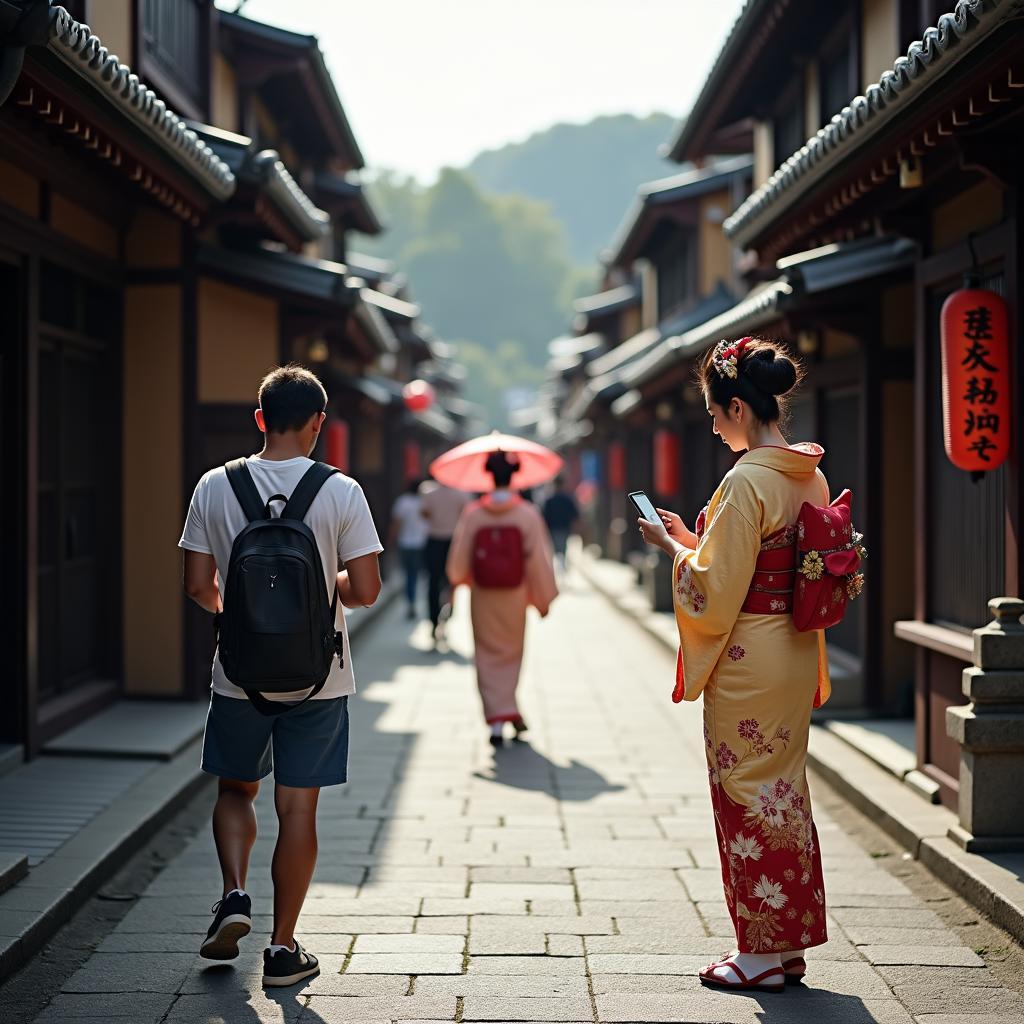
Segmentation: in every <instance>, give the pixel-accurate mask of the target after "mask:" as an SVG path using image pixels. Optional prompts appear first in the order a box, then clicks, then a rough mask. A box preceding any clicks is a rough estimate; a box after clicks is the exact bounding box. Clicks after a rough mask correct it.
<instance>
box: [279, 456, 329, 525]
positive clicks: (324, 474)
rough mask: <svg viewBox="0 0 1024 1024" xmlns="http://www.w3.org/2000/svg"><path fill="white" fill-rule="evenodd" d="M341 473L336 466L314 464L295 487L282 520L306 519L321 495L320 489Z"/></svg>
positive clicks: (322, 463) (282, 513) (282, 514)
mask: <svg viewBox="0 0 1024 1024" xmlns="http://www.w3.org/2000/svg"><path fill="white" fill-rule="evenodd" d="M338 472H340V470H338V469H336V468H335V467H334V466H328V465H327V464H326V463H324V462H314V463H313V465H312V466H310V467H309V469H307V470H306V472H305V473H303V475H302V479H301V480H300V481H299V482H298V483H297V484H296V485H295V490H294V491H292V496H291V497H290V498H289V499H288V504H287V505H285V507H284V509H283V510H282V512H281V518H282V519H299V520H302V519H305V518H306V513H307V512H308V511H309V506H310V505H312V504H313V499H314V498H315V497H316V496H317V495H318V494H319V493H320V488H321V487H323V485H324V484H325V483H327V481H328V480H329V479H330V478H331V477H332V476H334V474H335V473H338Z"/></svg>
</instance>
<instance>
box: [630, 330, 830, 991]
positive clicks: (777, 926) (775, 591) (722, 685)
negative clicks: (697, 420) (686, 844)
mask: <svg viewBox="0 0 1024 1024" xmlns="http://www.w3.org/2000/svg"><path fill="white" fill-rule="evenodd" d="M799 376H800V374H799V370H798V368H797V366H796V365H795V364H794V362H793V361H792V360H791V359H790V358H789V356H788V355H787V354H786V353H785V351H784V350H783V349H782V348H780V347H779V346H777V345H775V344H774V343H771V342H766V341H759V340H755V339H752V338H744V339H742V340H740V341H738V342H736V343H735V344H731V345H730V344H727V343H726V342H722V343H721V344H720V345H718V346H717V347H716V348H715V349H714V351H713V352H711V353H710V354H709V356H708V357H707V358H706V359H705V361H704V364H703V367H702V371H701V384H702V388H703V391H704V399H705V403H706V405H707V410H708V415H709V416H711V417H712V420H713V427H712V429H713V431H714V433H715V434H716V435H717V436H718V437H720V438H721V439H722V441H723V443H724V444H726V445H727V446H728V447H729V448H730V449H731V450H732V451H733V452H742V453H743V454H742V455H741V456H740V458H739V460H738V461H737V462H736V465H735V466H734V467H733V469H731V470H730V471H729V472H728V473H727V474H726V476H725V478H724V479H723V480H722V483H721V484H720V485H719V487H718V490H717V491H715V493H714V495H713V496H712V498H711V501H710V502H709V503H708V506H707V507H706V508H705V510H704V512H702V513H701V515H700V517H699V518H698V520H697V523H696V531H695V532H694V531H691V530H689V529H687V527H685V526H684V525H683V522H682V520H681V519H680V518H679V516H678V515H676V514H675V513H673V512H669V511H667V510H665V509H657V510H656V511H657V513H658V514H659V515H660V516H661V520H662V521H661V522H658V523H650V522H648V521H647V520H646V519H641V520H640V521H639V525H640V529H641V532H642V533H643V536H644V538H645V540H647V542H648V543H650V544H656V545H657V546H658V547H660V548H662V549H663V550H664V551H666V552H667V553H668V554H669V555H670V556H672V557H673V558H674V565H673V580H674V587H673V593H674V595H675V606H676V619H677V620H678V625H679V640H680V653H679V662H678V669H677V674H676V689H675V694H674V699H675V700H677V701H678V700H696V699H697V698H698V697H700V696H701V694H703V696H704V736H705V740H706V750H705V753H706V754H707V759H708V769H709V774H710V779H711V802H712V805H713V807H714V818H715V828H716V831H717V833H718V849H719V853H720V856H721V860H722V877H723V879H724V884H725V901H726V904H727V906H728V908H729V914H730V916H731V917H732V923H733V926H734V927H735V930H736V949H735V950H734V951H733V952H731V953H729V954H728V955H726V956H724V957H722V959H721V960H720V961H718V962H716V963H712V964H710V965H709V966H708V967H706V968H705V969H704V970H702V971H700V980H701V981H702V982H703V983H704V984H705V985H712V986H715V987H718V988H731V989H766V990H769V991H777V992H780V991H782V988H783V985H784V983H785V982H787V981H792V980H795V981H799V980H800V979H801V978H802V977H803V975H804V971H805V969H806V965H805V962H804V953H805V951H806V949H807V947H809V946H819V945H821V944H822V943H824V942H825V941H827V938H828V936H827V934H826V920H825V886H824V882H823V880H822V870H821V850H820V848H819V846H818V835H817V832H816V830H815V827H814V819H813V817H812V815H811V798H810V793H809V792H808V788H807V775H806V763H807V740H808V734H809V730H810V722H811V708H812V706H815V707H816V706H818V705H819V704H821V703H823V702H824V701H825V700H826V699H827V698H828V695H829V680H828V660H827V657H826V655H825V641H824V637H825V634H824V632H823V631H822V630H811V631H808V632H802V631H799V630H798V629H797V628H796V625H795V623H794V618H793V611H794V607H795V602H796V601H797V597H796V596H795V588H796V587H797V586H798V584H796V583H794V580H795V579H796V580H802V579H803V577H800V576H797V575H796V573H795V572H794V568H793V567H794V565H795V562H796V541H797V537H798V533H799V529H798V525H797V523H798V516H799V515H801V509H802V508H804V507H805V503H808V504H809V505H810V506H814V507H818V506H823V505H827V504H828V485H827V484H826V482H825V478H824V477H823V476H822V474H821V471H820V470H819V469H818V463H819V462H820V461H821V458H822V456H823V454H824V452H823V450H822V449H821V448H820V447H819V446H818V445H816V444H811V443H801V444H795V445H790V444H789V443H788V442H787V441H786V439H785V438H784V437H783V435H782V432H781V431H780V429H779V417H780V402H779V396H782V395H784V394H786V393H787V392H789V391H790V390H792V389H793V388H794V387H795V385H796V383H797V381H798V380H799ZM833 536H835V531H833ZM836 543H837V550H838V548H839V547H840V546H841V541H839V540H837V542H836ZM827 554H828V553H827V552H826V555H827ZM816 557H817V556H816ZM819 564H820V560H819ZM811 571H818V576H810V577H809V578H811V579H817V578H820V576H821V571H820V570H815V569H814V567H813V566H812V567H811ZM799 586H800V587H802V586H803V583H800V584H799ZM825 611H827V609H825Z"/></svg>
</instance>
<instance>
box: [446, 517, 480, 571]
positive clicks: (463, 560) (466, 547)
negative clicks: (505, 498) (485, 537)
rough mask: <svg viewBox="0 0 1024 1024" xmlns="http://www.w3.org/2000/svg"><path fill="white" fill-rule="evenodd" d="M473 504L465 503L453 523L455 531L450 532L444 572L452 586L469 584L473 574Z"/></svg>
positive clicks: (474, 531)
mask: <svg viewBox="0 0 1024 1024" xmlns="http://www.w3.org/2000/svg"><path fill="white" fill-rule="evenodd" d="M474 511H475V510H474V506H472V505H467V506H466V507H465V508H464V509H463V510H462V514H461V515H460V516H459V521H458V522H457V523H456V524H455V532H454V533H453V534H452V544H451V547H450V548H449V549H448V563H447V565H446V567H445V574H446V575H447V576H448V581H449V583H451V585H452V586H453V587H458V586H461V585H462V584H464V583H465V584H467V585H468V584H469V583H471V582H472V576H473V536H474V534H475V533H476V530H475V529H474V528H473V520H475V518H476V517H475V515H474Z"/></svg>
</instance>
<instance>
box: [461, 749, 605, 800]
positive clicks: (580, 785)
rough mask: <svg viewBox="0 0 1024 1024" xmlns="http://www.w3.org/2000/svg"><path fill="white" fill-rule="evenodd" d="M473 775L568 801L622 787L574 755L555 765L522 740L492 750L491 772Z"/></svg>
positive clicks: (592, 796)
mask: <svg viewBox="0 0 1024 1024" xmlns="http://www.w3.org/2000/svg"><path fill="white" fill-rule="evenodd" d="M473 775H474V777H475V778H478V779H486V780H487V781H488V782H496V783H498V784H499V785H502V786H511V787H513V788H514V789H526V790H532V791H534V792H538V793H547V794H549V795H550V796H553V797H557V798H558V799H559V800H569V801H585V800H592V799H593V798H594V797H596V796H600V795H601V794H602V793H618V792H621V791H622V789H623V788H624V787H623V786H620V785H618V784H615V783H610V782H608V780H607V779H605V777H604V776H603V775H602V774H601V773H600V772H598V771H595V770H594V769H593V768H591V767H590V766H589V765H585V764H583V763H582V762H581V761H577V760H576V759H575V758H573V759H572V760H570V762H569V764H568V765H565V766H563V765H558V764H555V762H554V761H552V760H550V759H549V758H547V757H545V756H544V755H543V754H541V753H540V752H539V751H537V750H534V749H533V747H531V746H530V744H529V743H523V742H517V743H513V744H512V745H511V746H507V747H500V748H498V749H497V750H495V751H494V768H493V771H492V772H491V774H487V773H486V772H474V773H473Z"/></svg>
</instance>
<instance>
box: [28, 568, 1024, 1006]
mask: <svg viewBox="0 0 1024 1024" xmlns="http://www.w3.org/2000/svg"><path fill="white" fill-rule="evenodd" d="M464 605H465V602H463V607H462V608H461V609H460V612H459V614H458V615H457V616H456V619H455V621H454V623H453V651H452V652H451V653H449V654H447V655H443V656H442V655H437V654H434V653H429V652H427V651H426V650H425V634H424V633H423V632H422V627H418V628H417V630H415V631H412V632H411V630H410V627H409V626H408V625H407V624H406V623H405V621H404V620H402V619H401V615H400V610H399V609H398V608H397V607H396V608H392V609H391V610H390V611H388V612H387V613H386V614H385V615H384V616H383V617H382V618H381V619H380V620H379V621H378V622H377V624H376V625H375V626H373V627H372V628H371V629H370V630H369V631H368V632H367V633H366V634H365V635H364V637H363V638H362V641H361V643H360V644H359V645H358V646H357V649H356V651H355V658H356V668H357V675H358V678H359V681H360V694H359V696H358V698H357V699H356V700H355V701H354V703H353V705H352V723H353V741H354V748H353V754H352V759H351V777H352V782H351V783H350V784H349V785H348V786H347V787H342V788H335V789H329V790H325V791H324V793H323V795H322V798H321V812H320V822H321V827H320V836H321V847H320V862H319V867H318V869H317V873H316V877H315V880H314V883H313V886H312V889H311V892H310V897H309V900H308V902H307V905H306V912H305V913H304V915H303V917H302V919H301V920H300V926H299V927H300V931H299V936H300V938H301V939H302V940H303V941H304V942H305V943H306V944H307V945H308V946H309V947H310V948H311V950H312V951H314V952H315V953H317V954H318V955H319V956H320V958H321V964H322V967H323V972H322V974H321V976H320V977H319V978H316V979H314V980H312V981H311V982H310V983H309V984H307V985H305V986H297V987H295V988H292V989H288V990H284V991H279V992H277V993H275V994H271V995H267V994H264V992H263V991H262V990H261V988H260V968H261V959H260V951H261V949H262V947H263V944H264V943H265V941H266V939H267V936H268V932H269V928H270V916H269V914H270V907H271V902H270V901H271V890H270V882H269V860H270V855H271V850H272V844H273V840H274V832H275V826H274V819H273V811H272V806H271V801H270V796H271V792H270V788H269V787H265V790H264V792H263V793H262V794H261V797H260V803H259V813H260V823H261V828H262V829H263V830H264V831H263V834H262V836H261V838H260V839H259V841H258V843H257V847H256V850H255V854H254V860H253V867H252V872H251V875H250V880H249V890H250V892H251V893H252V894H253V897H254V917H255V930H254V934H253V935H251V936H250V937H249V938H248V940H246V942H245V943H244V947H243V954H242V956H241V957H240V958H239V960H238V961H236V962H235V964H233V965H214V966H210V965H208V964H207V963H205V962H204V961H201V960H200V959H199V958H198V957H197V955H196V949H197V947H198V945H199V942H200V939H201V936H202V934H203V933H204V932H205V930H206V928H207V926H208V924H209V920H210V915H209V913H208V910H209V907H210V904H212V903H213V902H214V900H215V899H216V898H217V897H218V896H219V878H218V874H217V870H216V859H215V856H214V851H213V845H212V840H211V838H210V836H209V834H208V830H204V831H202V832H201V833H200V834H199V835H198V836H197V837H196V838H195V839H194V840H193V841H192V842H191V843H190V845H188V846H187V847H186V848H185V850H184V851H183V852H182V853H181V854H180V855H179V856H178V857H177V858H176V859H174V860H173V861H172V862H171V863H170V864H169V865H168V866H167V868H166V869H165V870H164V871H163V872H162V873H161V874H160V875H159V876H157V878H156V879H155V881H154V882H153V883H152V885H150V886H149V888H148V889H147V890H146V891H145V893H144V895H143V896H142V898H140V899H139V900H138V901H137V902H136V904H135V905H134V906H133V907H132V909H131V910H130V911H129V912H128V913H127V915H126V916H125V917H124V918H123V920H122V921H121V922H120V924H119V925H118V926H117V927H116V928H115V929H114V930H113V931H112V932H110V934H109V935H108V936H107V937H106V939H105V940H104V941H103V943H102V944H101V945H100V946H99V948H98V949H97V951H96V952H95V953H94V954H93V955H92V956H91V957H90V958H89V959H88V960H87V962H86V963H85V964H84V966H82V968H81V969H80V970H78V971H77V973H75V974H73V975H72V976H71V977H70V978H69V979H68V980H67V981H66V983H65V984H64V986H63V991H62V993H61V994H59V995H58V996H57V997H56V998H55V1000H54V1001H53V1002H52V1003H51V1004H50V1006H49V1008H48V1009H47V1010H46V1011H44V1013H43V1014H42V1015H41V1016H39V1017H38V1018H37V1019H38V1020H39V1021H40V1022H47V1024H57V1022H60V1024H69V1022H73V1021H78V1020H83V1021H84V1020H90V1021H96V1020H97V1019H104V1020H115V1019H124V1020H130V1021H132V1022H135V1024H155V1022H162V1021H166V1022H167V1024H200V1022H207V1021H209V1022H217V1021H229V1022H232V1024H255V1022H258V1021H260V1022H261V1021H289V1022H291V1021H300V1022H302V1024H336V1022H341V1021H365V1022H371V1021H399V1020H401V1021H415V1020H420V1021H427V1020H431V1021H433V1020H461V1021H490V1022H499V1021H552V1022H554V1021H560V1022H583V1021H591V1022H593V1021H609V1022H611V1021H636V1022H639V1021H693V1022H714V1021H725V1022H731V1024H758V1022H771V1024H785V1022H788V1021H813V1022H819V1021H830V1022H841V1024H856V1022H866V1021H877V1022H880V1024H912V1022H914V1021H917V1022H921V1024H954V1022H956V1024H959V1022H963V1021H968V1022H972V1024H995V1022H997V1021H998V1022H999V1024H1011V1022H1017V1024H1024V1000H1022V999H1021V997H1020V996H1019V995H1017V994H1016V993H1013V992H1010V991H1008V990H1007V989H1006V988H1004V987H1002V986H1001V984H1000V982H999V981H998V980H997V979H996V978H995V977H994V975H993V973H992V972H991V971H990V970H989V968H987V967H986V966H985V963H984V962H983V960H982V959H980V958H979V956H978V955H977V954H976V952H975V951H974V950H972V949H971V948H967V947H966V946H964V945H963V944H962V941H961V940H960V939H959V938H958V936H957V935H956V934H955V932H954V931H952V930H950V929H949V928H948V927H947V926H946V924H945V923H944V921H943V920H942V918H940V916H938V915H937V914H936V913H935V912H934V911H933V910H932V909H929V907H927V906H926V905H925V904H924V902H922V900H921V899H920V898H919V896H916V895H915V894H914V893H913V892H912V891H911V889H910V888H908V887H907V886H906V885H904V883H903V882H902V881H900V880H899V879H898V878H896V877H894V876H893V875H892V874H891V873H890V872H888V871H887V870H885V868H884V867H883V866H882V864H881V863H880V862H879V861H877V860H874V859H872V857H871V856H870V855H869V853H868V852H867V851H865V850H864V849H863V848H862V847H861V846H860V845H859V844H858V843H857V842H856V841H855V840H854V839H853V838H852V837H851V836H850V835H848V834H846V833H845V832H844V831H843V829H842V828H841V827H840V825H839V824H838V823H837V821H836V820H834V819H832V818H830V817H829V816H828V815H827V814H826V813H825V811H824V810H823V808H822V803H823V802H824V801H819V808H818V815H817V819H818V830H819V833H820V837H821V843H822V847H823V852H824V865H825V873H826V885H827V890H828V895H829V902H830V908H831V920H830V931H831V940H830V942H829V943H828V944H827V945H826V946H824V947H822V948H820V949H817V950H814V951H813V957H812V959H811V961H810V972H809V976H808V985H807V986H806V987H805V988H803V989H799V988H794V989H789V990H787V991H786V992H785V993H784V994H782V995H769V994H765V995H760V996H757V997H747V996H741V995H736V994H728V993H718V992H710V991H707V990H704V989H702V988H701V987H700V985H699V984H698V981H697V977H696V971H697V969H698V968H699V967H702V966H704V965H705V964H706V963H707V962H708V961H709V960H710V959H712V957H714V956H716V955H718V954H721V953H722V952H724V951H725V950H727V949H728V948H729V945H730V937H731V930H730V927H729V924H728V919H727V916H726V910H725V905H724V902H723V900H722V895H721V884H720V874H719V868H718V860H717V854H716V851H715V845H714V841H713V830H712V823H711V815H710V803H709V799H708V793H707V782H706V774H705V768H704V757H703V747H702V739H701V727H700V710H699V707H698V706H691V705H686V706H679V707H676V706H673V705H672V703H671V701H670V699H669V694H670V690H671V686H672V679H673V664H672V660H671V658H670V657H669V655H668V654H667V653H666V652H665V650H664V649H663V648H661V647H659V646H658V645H657V644H656V643H655V642H654V641H653V640H652V639H651V638H650V637H648V636H647V635H645V634H644V633H643V632H642V631H641V630H640V629H639V628H638V627H637V626H636V625H635V624H634V623H633V622H631V621H629V620H627V619H626V618H624V617H622V616H621V615H620V614H619V613H618V612H616V611H614V610H613V609H612V608H611V607H610V606H609V605H608V604H607V603H606V602H605V601H604V600H603V599H602V598H601V597H599V596H597V595H596V594H595V593H593V592H592V591H590V590H589V589H588V588H587V586H586V585H585V584H584V583H583V582H582V581H581V580H579V579H573V580H571V581H570V583H569V584H568V585H567V586H566V588H565V592H564V594H563V597H562V598H561V599H560V601H559V602H558V603H556V606H555V608H554V610H553V612H552V615H551V617H550V618H549V619H548V620H547V621H545V622H543V623H541V622H539V621H537V620H534V621H533V622H532V623H531V638H532V640H531V643H530V646H529V651H528V661H527V667H526V671H525V679H524V685H523V698H524V711H525V713H526V716H527V719H528V721H529V722H530V723H531V726H532V733H531V735H532V744H531V745H530V746H525V745H524V746H516V747H514V748H508V749H505V750H502V751H499V752H498V753H497V755H496V756H494V755H492V751H491V748H490V747H489V745H488V744H487V742H486V736H485V730H484V728H483V726H482V723H481V720H480V712H479V706H478V699H477V696H476V691H475V686H474V678H473V669H472V664H471V661H470V660H469V658H470V651H471V648H470V637H469V630H468V620H467V616H466V609H465V606H464ZM410 632H411V636H410ZM819 792H820V790H819ZM200 799H201V800H204V801H207V802H209V799H210V797H209V794H208V793H204V794H203V796H202V797H201V798H200ZM915 965H920V966H915Z"/></svg>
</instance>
